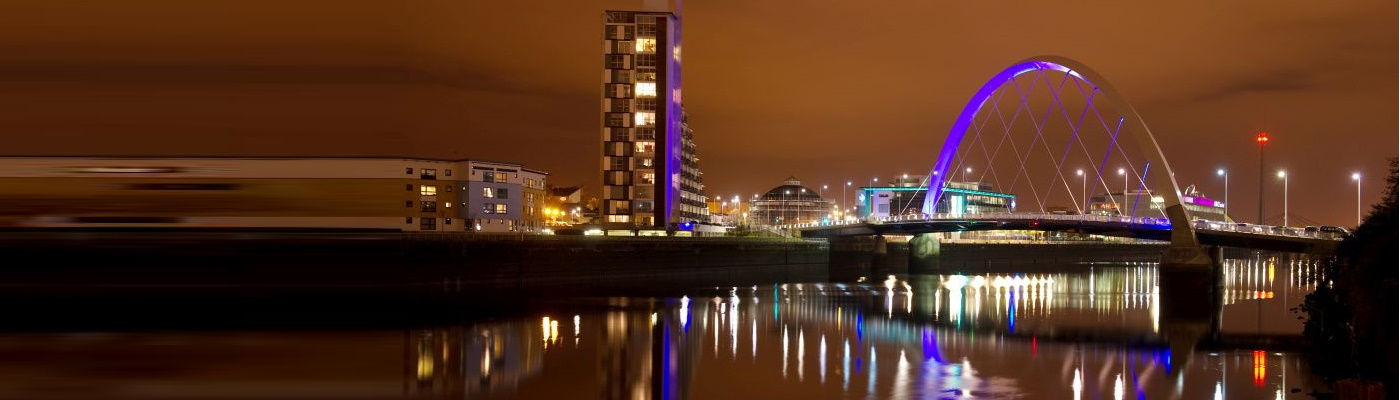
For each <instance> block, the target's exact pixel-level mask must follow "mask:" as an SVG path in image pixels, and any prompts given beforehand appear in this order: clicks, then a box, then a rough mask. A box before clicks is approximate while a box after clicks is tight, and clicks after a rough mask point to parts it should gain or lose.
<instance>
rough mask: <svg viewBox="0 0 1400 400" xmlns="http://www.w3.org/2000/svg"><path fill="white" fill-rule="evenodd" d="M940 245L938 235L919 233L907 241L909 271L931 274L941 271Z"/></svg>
mask: <svg viewBox="0 0 1400 400" xmlns="http://www.w3.org/2000/svg"><path fill="white" fill-rule="evenodd" d="M942 253H943V251H942V245H941V244H940V243H939V240H938V235H937V234H933V233H920V234H916V235H914V237H913V238H912V239H909V270H910V271H920V272H931V271H940V270H942V267H943V266H942V263H941V262H940V261H941V257H942V256H943V254H942Z"/></svg>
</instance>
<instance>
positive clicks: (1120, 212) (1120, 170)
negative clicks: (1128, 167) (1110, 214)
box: [1118, 168, 1128, 215]
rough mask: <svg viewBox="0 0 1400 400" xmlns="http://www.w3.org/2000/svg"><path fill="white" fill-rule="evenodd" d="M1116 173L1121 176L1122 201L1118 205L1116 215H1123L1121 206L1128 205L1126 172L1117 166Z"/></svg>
mask: <svg viewBox="0 0 1400 400" xmlns="http://www.w3.org/2000/svg"><path fill="white" fill-rule="evenodd" d="M1118 175H1122V176H1123V202H1122V203H1120V204H1119V205H1118V215H1125V214H1124V213H1123V208H1124V207H1126V206H1127V205H1128V172H1127V171H1124V170H1123V169H1122V168H1119V169H1118Z"/></svg>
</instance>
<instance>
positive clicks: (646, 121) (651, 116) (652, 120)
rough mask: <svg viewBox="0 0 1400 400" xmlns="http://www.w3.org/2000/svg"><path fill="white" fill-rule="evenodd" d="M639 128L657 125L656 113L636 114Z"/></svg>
mask: <svg viewBox="0 0 1400 400" xmlns="http://www.w3.org/2000/svg"><path fill="white" fill-rule="evenodd" d="M636 122H637V126H652V125H655V124H656V113H651V112H639V113H637V114H636Z"/></svg>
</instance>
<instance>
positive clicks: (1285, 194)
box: [1278, 170, 1288, 226]
mask: <svg viewBox="0 0 1400 400" xmlns="http://www.w3.org/2000/svg"><path fill="white" fill-rule="evenodd" d="M1278 177H1279V179H1283V226H1288V172H1285V171H1283V170H1279V171H1278Z"/></svg>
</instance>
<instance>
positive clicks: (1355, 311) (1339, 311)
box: [1298, 158, 1400, 398]
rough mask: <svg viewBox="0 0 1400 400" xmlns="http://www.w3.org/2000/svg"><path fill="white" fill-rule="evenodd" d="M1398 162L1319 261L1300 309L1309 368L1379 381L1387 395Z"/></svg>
mask: <svg viewBox="0 0 1400 400" xmlns="http://www.w3.org/2000/svg"><path fill="white" fill-rule="evenodd" d="M1396 174H1397V160H1396V159H1395V158H1392V159H1390V175H1389V176H1388V177H1387V178H1386V189H1385V195H1384V197H1382V199H1381V201H1380V202H1379V203H1377V204H1375V205H1373V206H1372V207H1371V212H1370V214H1369V215H1367V216H1366V219H1365V220H1364V222H1362V223H1361V226H1359V227H1357V229H1356V232H1354V233H1353V235H1352V236H1351V237H1348V238H1347V239H1346V240H1344V241H1342V243H1341V244H1340V245H1338V247H1337V253H1336V255H1335V256H1333V257H1331V258H1330V259H1328V260H1326V261H1325V262H1324V264H1323V270H1322V283H1321V284H1320V285H1318V288H1317V290H1316V291H1314V292H1313V293H1311V294H1309V295H1308V296H1307V297H1306V298H1304V302H1303V304H1302V305H1300V306H1299V307H1298V310H1299V311H1301V312H1305V313H1306V314H1307V321H1306V322H1305V324H1304V328H1303V334H1304V335H1305V336H1307V337H1308V338H1309V339H1311V340H1312V342H1313V346H1312V349H1311V352H1310V353H1311V357H1310V358H1311V359H1312V366H1313V370H1314V371H1315V372H1317V373H1318V374H1319V375H1322V376H1324V377H1326V378H1329V379H1343V378H1360V379H1366V380H1373V381H1380V382H1383V383H1384V384H1385V386H1386V393H1387V394H1388V396H1389V397H1390V398H1396V394H1397V386H1396V379H1397V373H1400V370H1397V366H1396V364H1397V342H1400V340H1397V339H1398V338H1400V332H1397V313H1400V308H1398V307H1397V300H1398V298H1397V295H1396V282H1397V272H1398V271H1400V267H1397V266H1398V265H1400V257H1397V253H1396V244H1397V242H1400V236H1397V232H1398V231H1400V224H1397V216H1400V214H1397V201H1396V200H1397V194H1398V193H1400V190H1397V177H1396Z"/></svg>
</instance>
